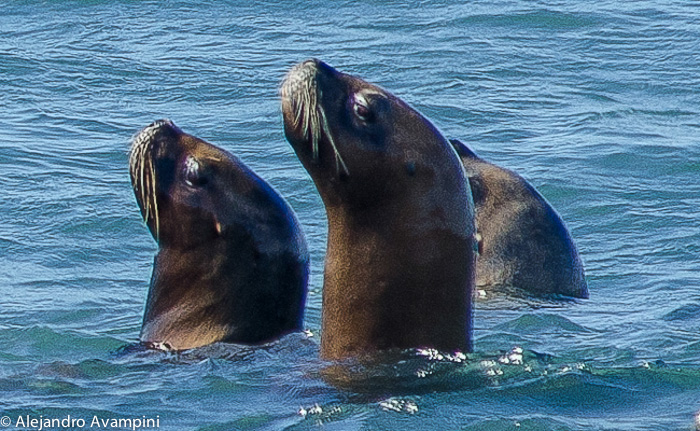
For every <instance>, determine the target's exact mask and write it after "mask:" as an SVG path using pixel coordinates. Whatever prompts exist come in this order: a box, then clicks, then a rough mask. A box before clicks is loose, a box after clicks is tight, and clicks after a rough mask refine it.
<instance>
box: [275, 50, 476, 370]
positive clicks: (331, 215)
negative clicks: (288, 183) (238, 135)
mask: <svg viewBox="0 0 700 431" xmlns="http://www.w3.org/2000/svg"><path fill="white" fill-rule="evenodd" d="M305 92H306V93H308V94H306V93H305ZM313 92H315V93H313ZM312 93H313V94H312ZM305 101H306V102H305ZM309 101H311V102H313V101H316V102H315V103H310V102H309ZM359 101H361V103H359ZM356 102H357V103H356ZM310 104H312V105H314V106H308V105H310ZM357 105H366V106H365V107H366V108H367V114H368V116H367V117H366V118H365V119H363V117H362V116H360V115H359V114H358V113H357V110H358V109H360V108H358V106H357ZM321 111H322V114H321ZM282 112H283V116H284V127H285V133H286V136H287V139H288V140H289V142H290V143H291V145H292V147H293V148H294V150H295V151H296V153H297V156H298V157H299V159H300V160H301V162H302V164H303V165H304V167H305V168H306V169H307V170H308V172H309V174H310V175H311V178H312V179H313V181H314V183H315V185H316V187H317V189H318V191H319V193H320V195H321V198H322V199H323V202H324V204H325V207H326V213H327V216H328V225H329V231H328V249H327V254H326V264H325V272H324V286H323V289H324V290H323V312H322V333H321V355H322V357H324V358H326V359H340V358H344V357H348V356H356V355H362V354H365V353H372V352H376V351H379V350H387V349H392V348H399V349H404V348H422V347H428V348H435V349H439V350H445V351H453V350H461V351H467V350H469V349H470V348H471V331H472V327H471V323H472V308H471V307H472V305H471V297H472V291H473V287H474V265H475V251H474V220H473V211H472V210H471V208H472V200H471V196H470V190H469V187H468V185H467V181H466V177H465V174H464V170H463V168H462V166H461V165H460V162H459V158H458V157H457V155H456V154H455V152H454V150H453V149H452V148H451V146H450V144H449V142H447V140H446V139H445V138H444V137H443V136H442V135H441V134H440V133H439V132H438V131H437V130H436V129H435V128H434V127H433V126H432V124H430V122H429V121H427V120H426V119H425V118H424V117H422V116H421V115H420V114H419V113H418V112H416V111H415V110H413V109H412V108H410V107H409V106H408V105H406V104H405V103H404V102H403V101H401V100H400V99H399V98H397V97H395V96H393V95H391V94H390V93H388V92H386V91H384V90H382V89H381V88H379V87H377V86H374V85H372V84H369V83H367V82H365V81H363V80H361V79H359V78H356V77H353V76H350V75H347V74H343V73H340V72H338V71H336V70H335V69H333V68H331V67H330V66H328V65H326V64H325V63H323V62H320V61H318V60H309V61H306V62H304V63H301V64H300V65H298V66H296V67H295V68H294V69H292V71H290V73H289V74H288V76H287V78H286V79H285V82H284V83H283V86H282ZM309 115H317V116H318V117H319V118H321V117H324V118H325V119H326V121H325V127H323V126H324V125H323V124H322V125H321V126H317V125H316V126H315V125H314V124H315V123H314V121H307V122H306V123H305V120H304V118H305V117H308V116H309ZM307 120H308V118H307ZM305 125H307V126H308V127H305ZM314 134H315V136H314ZM314 141H316V142H317V145H314ZM334 146H335V149H334V148H333V147H334ZM314 147H315V148H314Z"/></svg>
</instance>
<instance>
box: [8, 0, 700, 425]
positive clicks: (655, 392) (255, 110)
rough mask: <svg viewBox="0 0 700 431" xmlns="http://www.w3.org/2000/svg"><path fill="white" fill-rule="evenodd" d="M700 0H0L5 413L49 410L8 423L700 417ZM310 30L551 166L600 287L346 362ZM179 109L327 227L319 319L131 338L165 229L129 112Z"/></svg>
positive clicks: (506, 155) (494, 141)
mask: <svg viewBox="0 0 700 431" xmlns="http://www.w3.org/2000/svg"><path fill="white" fill-rule="evenodd" d="M698 13H700V7H699V5H698V3H697V2H696V1H693V0H679V1H669V2H660V1H658V2H654V1H638V0H630V1H626V2H618V1H607V0H603V1H597V2H588V1H581V0H571V1H547V2H545V1H528V2H524V1H522V2H521V1H515V0H512V1H509V0H504V1H499V0H495V1H494V0H489V1H475V2H462V1H457V0H426V1H416V2H398V1H379V0H374V1H366V2H351V1H334V2H315V1H309V2H307V1H291V0H290V1H281V0H278V1H270V2H243V1H213V0H209V1H192V0H181V1H162V2H161V1H128V0H121V1H101V0H91V1H77V0H76V1H61V2H52V1H7V2H3V3H2V4H0V172H1V176H0V189H1V190H2V194H1V196H2V198H1V199H0V257H1V258H2V259H1V260H2V262H3V264H2V265H1V266H0V298H2V299H0V304H1V305H0V414H2V415H3V416H6V417H8V418H9V419H10V421H11V424H10V426H9V427H7V429H36V428H31V427H25V428H22V427H21V426H20V427H17V426H16V425H17V423H18V422H17V421H18V420H19V418H20V417H26V416H27V415H29V416H30V417H31V418H39V417H45V418H66V417H68V416H70V417H72V418H84V419H85V420H87V422H88V424H89V423H90V420H91V419H92V418H93V417H99V418H102V419H107V418H158V419H159V421H160V422H159V424H160V428H161V429H168V430H171V429H172V430H258V429H262V430H280V429H288V430H297V429H298V430H302V429H325V430H395V429H399V430H405V429H421V430H423V429H434V430H691V429H694V427H695V425H694V424H695V415H696V414H697V412H698V411H699V410H700V271H698V261H699V259H698V253H699V252H700V218H699V217H698V207H700V20H699V19H698ZM308 57H318V58H321V59H323V60H325V61H326V62H328V63H330V64H331V65H333V66H336V67H337V68H339V69H341V70H343V71H346V72H350V73H353V74H357V75H360V76H362V77H364V78H365V79H367V80H369V81H372V82H375V83H378V84H379V85H382V86H384V87H385V88H387V89H389V90H390V91H392V92H393V93H395V94H396V95H398V96H400V97H401V98H403V99H404V100H406V101H407V102H408V103H410V104H412V105H413V106H414V107H416V108H417V109H418V110H420V111H421V112H422V113H424V114H425V115H426V116H427V117H429V118H430V119H431V120H432V121H433V122H434V123H435V124H436V125H437V126H438V128H440V129H441V130H442V131H443V132H444V134H445V135H446V136H448V137H451V138H459V139H461V140H462V141H464V142H465V143H467V144H468V145H469V146H470V147H472V148H473V149H474V150H475V151H476V152H477V153H479V154H480V155H481V156H483V157H485V158H487V159H488V160H490V161H493V162H496V163H498V164H500V165H502V166H504V167H507V168H510V169H514V170H516V171H517V172H519V173H520V174H521V175H523V176H524V177H525V178H527V179H528V180H529V181H531V182H532V184H533V185H535V186H536V187H537V188H538V189H539V190H540V191H541V192H542V194H543V195H544V196H545V197H546V198H547V199H548V200H549V201H550V202H551V203H552V204H553V206H554V207H555V208H556V209H557V210H558V211H559V212H560V214H561V215H562V217H563V218H564V220H565V221H566V222H567V224H568V226H569V228H570V229H571V232H572V235H573V237H574V238H575V240H576V242H577V245H578V247H579V250H580V252H581V255H582V258H583V260H584V262H585V266H586V271H587V277H588V282H589V286H590V293H591V295H590V296H591V297H590V299H589V300H584V301H576V302H552V301H535V300H521V299H508V298H505V297H490V298H486V299H482V300H480V301H478V302H477V304H476V310H475V325H476V331H475V352H474V353H473V354H470V355H468V356H467V357H466V358H448V357H436V356H435V355H431V354H430V353H429V352H423V354H421V353H418V352H416V353H415V358H414V359H412V360H407V361H404V362H402V364H404V365H405V369H401V370H399V369H397V370H395V371H396V372H397V375H399V376H403V377H400V378H398V379H394V380H392V379H388V380H382V378H381V375H380V376H379V377H377V378H372V377H371V376H370V377H369V378H367V381H366V382H365V383H364V384H365V386H364V387H363V388H357V387H355V388H344V387H335V386H333V385H331V384H329V380H328V379H326V378H324V376H323V370H324V367H325V366H326V365H327V364H323V363H322V362H320V361H319V360H318V343H319V338H318V332H319V329H320V306H321V286H322V275H323V273H322V267H323V257H324V253H325V240H326V222H325V215H324V209H323V205H322V203H321V201H320V198H319V197H318V195H317V193H316V191H315V189H314V187H313V184H312V183H311V180H310V178H309V177H308V175H307V173H306V171H305V170H304V169H303V168H302V166H301V164H300V163H299V161H298V160H297V158H296V157H295V155H294V153H293V151H292V149H291V147H290V146H289V145H288V144H287V143H286V141H285V139H284V136H283V132H282V127H281V115H280V109H279V100H278V87H279V82H280V80H281V79H282V77H283V76H284V73H285V71H286V70H287V69H288V68H289V67H291V66H292V65H293V64H295V63H296V62H298V61H301V60H303V59H306V58H308ZM159 118H170V119H172V120H173V121H174V122H175V123H176V124H178V125H179V126H180V127H181V128H183V129H184V130H185V131H187V132H189V133H192V134H195V135H197V136H199V137H201V138H203V139H206V140H207V141H209V142H212V143H214V144H216V145H219V146H221V147H223V148H225V149H227V150H229V151H231V152H232V153H234V154H236V155H237V156H239V157H240V158H241V159H242V160H243V161H244V162H245V163H246V164H248V165H249V166H250V167H251V168H252V169H254V170H255V171H256V172H257V173H258V174H259V175H261V176H262V177H263V178H265V179H266V180H267V181H269V182H270V183H271V184H272V185H273V186H274V187H275V188H276V189H277V190H278V191H279V192H280V194H282V196H284V197H285V199H287V200H288V201H289V202H290V204H291V205H292V207H293V208H294V209H295V211H296V212H297V214H298V216H299V219H300V221H301V223H302V224H303V227H304V230H305V232H306V235H307V238H308V242H309V247H310V251H311V255H312V278H311V285H310V295H309V298H308V304H307V312H306V319H305V327H306V328H308V330H309V333H308V334H307V335H304V334H293V335H290V336H288V337H285V338H284V339H282V340H281V341H279V342H277V343H273V344H272V345H270V346H265V347H261V348H243V347H231V346H212V347H211V348H209V349H202V351H195V352H188V353H185V354H180V355H178V354H166V353H157V352H150V353H149V352H141V353H129V354H124V353H123V352H122V353H119V349H120V347H122V346H124V345H127V344H130V343H134V342H135V341H136V340H137V339H138V332H139V328H140V324H141V316H142V313H143V307H144V302H145V296H146V291H147V286H148V280H149V277H150V272H151V269H152V261H153V255H154V253H155V251H156V245H155V243H154V241H153V239H152V238H151V236H150V235H149V233H148V231H147V229H146V227H145V226H144V225H143V223H142V221H141V218H140V215H139V213H138V209H137V206H136V203H135V200H134V197H133V193H132V190H131V185H130V183H129V177H128V168H127V166H128V164H127V156H128V153H127V152H128V146H129V139H130V137H131V136H132V135H133V134H134V133H135V132H136V131H138V129H140V128H141V127H143V126H146V125H147V124H149V123H150V122H151V121H153V120H155V119H159ZM397 368H400V366H399V365H397ZM385 371H386V370H385ZM390 371H391V370H390ZM379 374H381V373H379ZM388 374H391V373H388ZM0 425H4V424H2V423H0ZM87 428H90V427H89V426H87V425H86V426H85V427H82V428H81V427H73V428H71V429H87ZM60 429H63V428H60ZM93 429H97V428H93ZM112 429H114V428H112Z"/></svg>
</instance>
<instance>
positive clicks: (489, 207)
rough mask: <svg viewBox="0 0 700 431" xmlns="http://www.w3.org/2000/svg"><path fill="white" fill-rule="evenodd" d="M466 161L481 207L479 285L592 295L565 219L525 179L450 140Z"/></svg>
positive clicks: (538, 292) (478, 215)
mask: <svg viewBox="0 0 700 431" xmlns="http://www.w3.org/2000/svg"><path fill="white" fill-rule="evenodd" d="M450 142H451V143H452V145H453V146H454V148H455V150H456V151H457V153H458V154H459V156H460V158H461V159H462V163H463V164H464V167H465V169H466V171H467V176H468V177H469V184H470V187H471V190H472V195H473V197H474V205H475V207H476V227H477V234H478V237H479V238H480V240H479V257H478V258H477V261H476V285H477V287H478V288H482V289H492V288H499V287H500V288H511V287H515V288H517V289H519V290H521V291H523V292H526V293H528V294H533V295H565V296H571V297H576V298H588V286H587V284H586V278H585V276H584V271H583V264H582V263H581V258H580V257H579V254H578V251H577V250H576V245H575V244H574V241H573V239H572V238H571V235H570V234H569V231H568V230H567V228H566V226H565V225H564V221H563V220H562V219H561V217H560V216H559V214H557V212H556V211H555V210H554V208H552V206H551V205H550V204H549V202H547V200H546V199H545V198H544V197H542V195H541V194H540V193H539V192H538V191H537V190H536V189H535V188H534V187H533V186H532V185H531V184H530V183H528V182H527V181H526V180H525V179H524V178H523V177H521V176H520V175H518V174H516V173H515V172H513V171H510V170H508V169H504V168H501V167H500V166H497V165H494V164H493V163H489V162H487V161H485V160H483V159H481V158H480V157H478V156H477V155H476V154H475V153H474V152H473V151H472V150H470V149H469V148H468V147H467V146H466V145H464V144H463V143H462V142H460V141H458V140H454V139H453V140H451V141H450Z"/></svg>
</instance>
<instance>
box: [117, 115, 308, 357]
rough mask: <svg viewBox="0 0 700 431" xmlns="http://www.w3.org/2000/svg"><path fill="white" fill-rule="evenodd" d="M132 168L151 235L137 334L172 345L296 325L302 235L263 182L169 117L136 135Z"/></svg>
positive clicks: (303, 279) (244, 337) (304, 255)
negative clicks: (154, 247)
mask: <svg viewBox="0 0 700 431" xmlns="http://www.w3.org/2000/svg"><path fill="white" fill-rule="evenodd" d="M129 171H130V174H131V183H132V185H133V188H134V194H135V195H136V201H137V202H138V205H139V208H140V209H141V214H142V215H143V218H144V221H145V222H146V224H147V225H148V229H149V230H150V232H151V234H152V235H153V238H154V239H155V240H156V242H157V243H158V254H157V255H156V257H155V261H154V265H153V275H152V278H151V284H150V289H149V292H148V299H147V302H146V310H145V313H144V317H143V326H142V327H141V336H140V338H141V341H142V342H143V343H148V344H150V345H155V346H161V347H166V348H169V349H174V350H182V349H191V348H195V347H200V346H204V345H207V344H210V343H214V342H217V341H225V342H234V343H243V344H258V343H263V342H266V341H269V340H272V339H274V338H276V337H279V336H281V335H283V334H285V333H288V332H291V331H295V330H298V329H300V328H301V323H302V318H303V307H304V301H305V297H306V283H307V277H308V262H309V256H308V251H307V247H306V241H305V239H304V236H303V233H302V231H301V228H300V226H299V223H298V222H297V220H296V218H295V216H294V213H293V212H292V209H291V208H290V207H289V206H288V205H287V204H286V202H285V201H284V200H283V199H282V198H281V197H280V196H279V195H278V194H277V193H276V192H275V191H274V190H273V189H272V188H271V187H270V186H269V185H268V184H267V183H265V181H263V180H262V179H260V178H259V177H258V176H257V175H255V173H253V172H252V171H251V170H250V169H248V168H247V167H246V166H245V165H244V164H243V163H242V162H241V161H240V160H238V159H237V158H236V157H234V156H233V155H231V154H230V153H228V152H226V151H224V150H222V149H220V148H217V147H215V146H214V145H211V144H209V143H207V142H205V141H203V140H201V139H199V138H197V137H194V136H192V135H188V134H186V133H184V132H183V131H181V130H180V129H179V128H177V127H176V126H175V125H174V124H173V123H172V122H170V121H168V120H161V121H156V122H155V123H153V124H151V125H150V126H148V127H146V128H145V129H143V130H142V131H141V132H140V133H138V134H137V135H136V136H135V137H134V139H133V143H132V147H131V151H130V155H129Z"/></svg>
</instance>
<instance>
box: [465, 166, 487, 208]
mask: <svg viewBox="0 0 700 431" xmlns="http://www.w3.org/2000/svg"><path fill="white" fill-rule="evenodd" d="M466 172H467V179H468V180H469V188H470V189H472V199H473V200H474V205H476V206H477V207H479V206H480V204H482V203H483V202H484V200H485V199H486V193H487V191H486V187H484V181H483V179H482V177H481V176H479V175H477V174H476V172H470V171H469V170H466Z"/></svg>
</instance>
